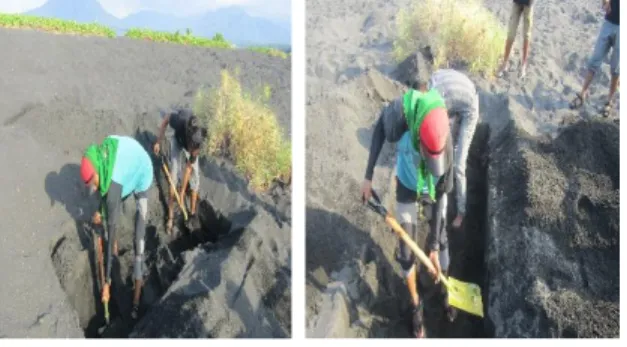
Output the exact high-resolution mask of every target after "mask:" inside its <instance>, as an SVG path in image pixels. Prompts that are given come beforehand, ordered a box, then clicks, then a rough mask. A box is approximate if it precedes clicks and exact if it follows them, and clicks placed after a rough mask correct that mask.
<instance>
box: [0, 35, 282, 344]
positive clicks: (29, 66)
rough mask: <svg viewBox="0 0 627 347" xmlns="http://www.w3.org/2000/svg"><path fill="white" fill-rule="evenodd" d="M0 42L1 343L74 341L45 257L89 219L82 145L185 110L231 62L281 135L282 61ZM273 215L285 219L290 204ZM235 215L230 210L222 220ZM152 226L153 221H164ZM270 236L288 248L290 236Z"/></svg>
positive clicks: (25, 40)
mask: <svg viewBox="0 0 627 347" xmlns="http://www.w3.org/2000/svg"><path fill="white" fill-rule="evenodd" d="M0 46H2V47H4V48H5V49H3V59H2V60H3V64H2V65H1V67H0V75H2V76H3V77H2V79H1V80H0V95H2V96H1V97H0V124H1V127H0V148H2V151H0V152H1V153H2V154H0V155H1V156H2V161H3V162H4V163H6V169H5V170H4V173H3V174H2V176H1V181H0V182H1V183H2V187H3V188H2V191H3V194H2V197H1V198H0V208H1V209H2V212H3V223H2V232H1V235H2V236H1V242H0V247H1V250H2V251H1V252H0V254H1V255H0V261H1V263H2V264H3V265H1V266H0V278H2V283H3V284H2V285H1V286H0V301H1V302H2V303H3V304H2V306H1V308H0V336H10V337H26V336H29V337H35V336H36V337H65V336H82V335H83V332H82V331H81V330H80V329H79V326H78V317H77V315H76V314H75V313H74V311H73V309H72V307H71V305H70V304H69V301H68V299H67V296H66V295H65V294H64V292H63V290H62V288H61V286H60V284H59V280H58V279H57V276H56V275H55V270H54V268H53V266H52V262H51V260H50V255H51V253H52V246H53V245H54V244H55V243H56V241H57V240H58V239H59V237H61V236H62V235H63V234H64V233H68V232H75V230H76V226H75V225H74V224H75V223H74V219H76V220H85V219H86V218H88V215H87V210H88V208H87V206H86V205H85V202H84V200H82V197H83V195H82V194H83V191H82V190H81V187H80V183H79V180H78V179H77V178H76V177H77V176H76V174H77V167H76V165H77V164H76V163H78V161H79V159H80V155H81V153H82V151H83V150H84V147H85V146H86V145H88V144H89V143H90V142H93V141H99V140H100V139H101V138H102V137H103V136H106V135H109V134H112V133H117V134H128V135H134V134H135V131H136V130H148V131H153V132H154V131H155V130H156V128H157V126H158V123H159V120H160V113H159V110H164V109H170V108H171V107H175V106H178V105H187V104H189V103H190V102H191V101H192V96H193V93H194V92H195V90H196V89H197V88H198V87H199V86H200V85H202V84H205V85H208V86H217V85H218V83H219V73H220V69H221V68H224V67H228V68H236V67H238V68H239V69H240V73H241V75H240V80H241V81H242V82H243V86H244V88H247V89H248V90H258V89H257V88H260V87H261V86H262V85H263V83H269V84H270V86H271V88H272V91H273V93H272V99H271V104H272V107H273V108H274V109H275V111H276V113H277V115H278V117H279V122H280V123H281V125H282V126H283V127H284V129H285V130H286V136H289V134H290V72H289V71H290V70H289V69H290V62H289V60H281V59H277V58H272V57H268V56H266V55H263V54H258V53H254V52H248V51H218V50H210V49H199V48H194V47H182V46H178V45H164V44H154V43H149V42H141V41H136V40H127V39H115V40H108V39H101V38H87V37H73V36H55V35H48V34H44V33H38V32H34V31H16V30H0ZM205 169H206V168H205ZM224 170H227V171H228V169H224ZM216 172H217V171H216ZM216 174H217V173H216ZM214 175H215V174H214ZM214 182H215V179H214ZM222 182H227V183H228V182H229V181H225V180H223V181H222ZM218 184H222V185H224V184H225V183H219V182H218ZM203 185H204V187H210V186H207V185H206V183H203ZM239 189H240V190H241V188H239ZM231 190H232V191H236V190H233V189H231ZM227 191H228V190H227ZM244 191H245V189H244ZM242 194H243V193H242ZM247 194H248V193H247ZM155 196H156V195H155ZM227 196H228V195H227ZM216 200H217V201H218V202H217V205H218V206H217V207H220V208H226V207H229V206H219V205H220V204H224V203H225V201H228V200H227V199H225V198H220V199H216ZM246 201H250V202H251V203H254V202H255V201H259V202H261V204H259V205H258V206H261V207H260V208H261V209H263V206H264V205H263V204H264V203H263V201H266V202H265V204H266V205H272V206H274V205H275V204H274V203H272V199H271V198H269V197H267V198H262V199H261V200H259V199H257V200H255V199H254V198H250V197H249V198H247V200H246ZM268 201H269V202H268ZM152 206H156V205H152ZM285 206H287V207H285ZM240 207H241V205H240ZM233 209H235V210H233ZM280 210H281V211H283V212H282V213H283V215H284V218H289V215H288V214H287V213H286V211H287V210H289V201H288V203H287V204H285V203H283V205H282V206H281V207H280ZM233 211H235V212H237V208H236V207H232V209H231V212H229V213H234V212H233ZM129 215H132V214H131V213H129ZM152 222H153V223H156V224H157V225H160V224H159V223H161V220H159V219H157V218H155V220H153V221H152ZM269 228H275V229H273V230H276V231H275V232H274V233H275V234H273V233H270V234H269V235H275V238H276V236H277V235H283V234H285V233H288V232H289V227H288V228H285V227H284V228H283V229H278V228H276V227H273V226H269ZM276 233H279V234H276ZM268 237H272V236H268ZM277 240H278V241H276V242H279V244H281V245H283V244H285V242H287V244H289V236H288V237H287V238H286V237H283V236H280V237H278V239H277ZM131 253H132V252H131ZM286 256H287V255H283V256H282V258H281V259H279V260H277V261H280V262H284V261H285V259H286ZM273 261H274V260H273ZM242 275H243V273H240V274H239V276H242Z"/></svg>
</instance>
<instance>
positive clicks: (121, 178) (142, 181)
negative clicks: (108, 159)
mask: <svg viewBox="0 0 627 347" xmlns="http://www.w3.org/2000/svg"><path fill="white" fill-rule="evenodd" d="M110 137H112V138H114V139H117V140H118V151H117V153H116V157H115V166H114V167H113V175H112V176H111V180H113V181H114V182H116V183H117V184H119V185H121V186H122V199H124V198H125V197H127V196H128V195H129V194H131V193H133V192H143V191H146V190H148V188H150V185H151V184H152V179H153V168H152V160H151V159H150V156H149V155H148V153H147V152H146V150H145V149H144V147H142V145H141V144H140V143H139V142H137V140H135V139H134V138H132V137H128V136H117V135H111V136H110Z"/></svg>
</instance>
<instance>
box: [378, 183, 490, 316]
mask: <svg viewBox="0 0 627 347" xmlns="http://www.w3.org/2000/svg"><path fill="white" fill-rule="evenodd" d="M368 207H370V208H371V209H372V210H373V211H375V212H376V213H378V214H379V215H381V216H382V217H383V218H385V222H386V223H387V224H388V225H389V226H390V227H391V228H392V230H394V232H395V233H396V235H397V236H398V237H399V238H401V240H403V242H405V243H406V244H407V245H408V246H409V248H410V249H411V250H412V252H414V254H415V255H416V257H418V259H420V261H421V262H422V263H423V264H424V265H425V266H426V267H427V268H429V270H431V271H433V270H434V266H433V263H431V260H430V259H429V258H428V257H427V255H426V254H425V253H424V252H423V251H422V250H421V249H420V247H418V245H416V243H415V242H414V240H412V239H411V237H409V235H407V233H406V232H405V230H403V228H402V227H401V226H400V225H399V224H398V222H397V221H396V219H395V218H394V217H392V215H391V214H389V213H388V211H387V209H386V208H385V207H384V206H383V205H382V204H381V199H379V196H378V195H377V193H376V192H375V191H374V190H373V191H372V198H371V199H370V200H368ZM440 280H441V281H442V283H443V284H444V285H445V286H446V289H447V290H448V294H449V295H448V303H449V305H451V306H453V307H457V308H458V309H460V310H462V311H465V312H468V313H470V314H473V315H475V316H479V317H481V318H483V300H482V298H481V288H480V287H479V286H478V285H477V284H474V283H468V282H463V281H460V280H457V279H455V278H452V277H450V276H449V277H448V278H446V277H444V275H443V274H442V273H441V272H440Z"/></svg>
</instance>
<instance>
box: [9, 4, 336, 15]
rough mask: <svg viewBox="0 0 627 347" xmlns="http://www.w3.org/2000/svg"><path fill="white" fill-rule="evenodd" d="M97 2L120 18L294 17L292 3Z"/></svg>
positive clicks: (14, 9) (17, 7)
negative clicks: (221, 13) (236, 12)
mask: <svg viewBox="0 0 627 347" xmlns="http://www.w3.org/2000/svg"><path fill="white" fill-rule="evenodd" d="M73 1H84V0H73ZM338 1H340V0H338ZM46 2H47V0H0V12H5V13H20V12H25V11H29V10H32V9H35V8H37V7H39V6H41V5H43V4H44V3H46ZM98 2H99V3H100V5H101V6H102V7H103V8H104V9H105V10H106V11H107V12H109V13H111V14H112V15H114V16H116V17H118V18H123V17H126V16H128V15H129V14H131V13H134V12H138V11H141V10H152V11H157V12H164V13H170V14H173V15H177V16H187V15H192V14H196V13H202V12H205V11H208V10H214V9H217V8H220V7H224V6H230V5H239V6H241V7H243V8H244V9H245V10H246V12H248V14H250V15H252V16H259V17H267V18H276V19H287V18H289V17H290V14H291V2H292V0H98ZM183 4H184V5H183Z"/></svg>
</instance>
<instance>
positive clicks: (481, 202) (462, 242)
mask: <svg viewBox="0 0 627 347" xmlns="http://www.w3.org/2000/svg"><path fill="white" fill-rule="evenodd" d="M489 138H490V126H489V125H488V124H486V123H480V124H478V125H477V128H476V130H475V135H474V137H473V140H472V143H471V145H470V148H469V151H468V162H467V168H466V177H467V182H466V187H467V188H466V189H467V199H468V200H467V202H466V216H465V218H464V222H463V224H462V227H461V228H460V229H458V230H457V229H453V228H452V227H451V226H450V223H451V221H452V220H453V219H454V218H455V214H456V208H455V206H456V200H455V193H454V192H455V191H453V193H451V194H449V202H448V213H447V214H448V216H447V220H448V221H449V225H448V226H447V228H448V238H449V255H450V265H449V269H450V270H449V271H450V272H449V276H451V277H453V278H455V279H458V280H460V281H464V282H469V283H475V284H478V285H479V286H480V287H481V288H482V289H483V290H482V297H483V301H484V314H485V306H486V305H485V300H486V297H487V292H486V291H485V289H484V288H486V286H485V283H486V280H487V279H486V277H485V273H486V272H485V262H484V259H485V244H486V242H485V240H486V232H487V224H486V220H487V219H486V218H487V193H488V190H487V187H488V182H487V168H488V158H489V155H488V154H489V149H488V141H489ZM455 188H456V187H455ZM419 228H420V230H422V231H423V233H424V235H422V237H426V230H428V225H427V224H426V223H421V225H420V226H419ZM418 288H419V292H420V293H421V295H422V297H423V299H424V304H425V310H424V318H425V330H426V334H427V336H428V337H444V338H453V337H478V338H486V337H491V334H490V332H489V331H487V330H486V329H484V325H483V320H482V319H481V318H480V317H477V316H474V315H471V314H469V313H466V312H464V311H461V310H458V311H457V317H456V318H455V320H454V321H453V322H449V321H448V319H447V318H446V315H445V312H444V310H443V306H442V300H443V295H442V294H441V292H440V291H439V288H440V285H434V282H433V279H432V278H431V277H430V276H429V275H428V274H427V271H426V270H425V269H424V267H423V266H421V270H420V275H419V277H418ZM405 316H406V319H405V322H408V323H409V322H411V312H410V311H407V312H406V313H405ZM406 328H407V331H410V328H411V326H410V325H409V324H407V327H406Z"/></svg>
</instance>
